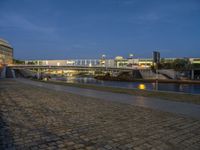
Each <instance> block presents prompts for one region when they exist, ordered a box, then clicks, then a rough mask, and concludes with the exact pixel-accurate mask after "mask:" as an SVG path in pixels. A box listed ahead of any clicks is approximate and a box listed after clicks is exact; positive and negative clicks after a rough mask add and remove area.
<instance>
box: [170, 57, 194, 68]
mask: <svg viewBox="0 0 200 150" xmlns="http://www.w3.org/2000/svg"><path fill="white" fill-rule="evenodd" d="M172 66H173V69H175V70H177V71H183V70H188V69H190V68H191V64H190V61H189V59H175V60H174V62H173V63H172Z"/></svg>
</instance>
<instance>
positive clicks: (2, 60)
mask: <svg viewBox="0 0 200 150" xmlns="http://www.w3.org/2000/svg"><path fill="white" fill-rule="evenodd" d="M12 63H13V48H12V46H11V45H10V44H9V43H8V42H7V41H5V40H3V39H0V65H6V64H12Z"/></svg>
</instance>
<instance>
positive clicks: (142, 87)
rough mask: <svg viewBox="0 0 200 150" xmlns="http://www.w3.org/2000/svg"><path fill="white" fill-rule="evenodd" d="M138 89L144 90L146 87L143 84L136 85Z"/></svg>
mask: <svg viewBox="0 0 200 150" xmlns="http://www.w3.org/2000/svg"><path fill="white" fill-rule="evenodd" d="M138 89H140V90H145V89H146V85H145V84H139V85H138Z"/></svg>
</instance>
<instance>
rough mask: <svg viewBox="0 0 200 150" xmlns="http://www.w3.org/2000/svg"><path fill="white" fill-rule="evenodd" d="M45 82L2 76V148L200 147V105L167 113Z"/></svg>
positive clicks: (144, 149) (152, 149)
mask: <svg viewBox="0 0 200 150" xmlns="http://www.w3.org/2000/svg"><path fill="white" fill-rule="evenodd" d="M43 84H45V83H43ZM43 84H40V83H39V82H35V81H31V82H27V80H17V79H16V80H13V79H0V149H55V150H56V149H67V150H72V149H88V150H110V149H115V150H117V149H119V150H120V149H121V150H128V149H135V150H148V149H150V150H156V149H157V150H161V149H162V150H179V149H180V150H184V149H189V150H190V149H191V150H195V149H196V150H199V149H200V119H199V118H198V115H197V114H195V112H196V113H198V108H199V105H193V106H192V105H189V104H186V103H180V105H182V106H184V107H185V109H182V110H177V111H178V112H177V111H167V110H163V111H162V109H158V108H156V107H143V106H144V105H142V104H141V105H140V106H139V105H134V104H131V103H129V100H127V101H128V102H127V103H123V102H122V101H119V100H118V101H115V100H110V99H111V98H112V96H110V97H109V96H107V98H108V100H106V97H103V96H102V97H99V98H97V97H96V98H95V97H94V96H93V97H92V95H90V96H86V95H87V94H83V93H84V92H83V93H82V94H81V90H80V89H78V90H80V94H75V93H74V94H73V93H72V92H70V91H69V92H67V90H62V86H56V87H57V88H56V89H54V88H50V87H51V85H47V84H46V85H47V86H43ZM47 87H49V88H47ZM85 92H86V91H85ZM110 94H111V95H112V93H110ZM127 97H128V96H127ZM127 97H126V98H127ZM114 98H115V97H113V99H114ZM124 98H125V97H124ZM134 98H135V99H137V98H138V101H139V100H141V103H142V102H144V101H142V99H141V97H140V98H139V97H134ZM149 100H150V101H151V99H149ZM167 104H169V103H167ZM170 104H171V103H170ZM187 105H188V107H190V108H193V107H194V108H195V109H196V110H195V111H191V113H180V112H184V111H188V110H187V109H186V106H187ZM171 106H177V108H178V109H180V108H179V107H178V103H177V105H171ZM160 107H162V106H161V105H160ZM168 110H170V109H168ZM172 110H173V109H172ZM199 115H200V114H199Z"/></svg>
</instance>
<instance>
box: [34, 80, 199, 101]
mask: <svg viewBox="0 0 200 150" xmlns="http://www.w3.org/2000/svg"><path fill="white" fill-rule="evenodd" d="M34 81H38V82H48V83H52V84H58V85H66V86H72V87H78V88H85V89H93V90H99V91H107V92H114V93H123V94H131V95H135V96H143V97H152V98H159V99H163V100H169V101H177V102H186V103H193V104H198V105H200V95H194V94H186V93H178V92H164V91H149V90H139V89H127V88H118V87H108V86H98V85H92V84H80V83H66V82H62V81H41V80H34Z"/></svg>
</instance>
